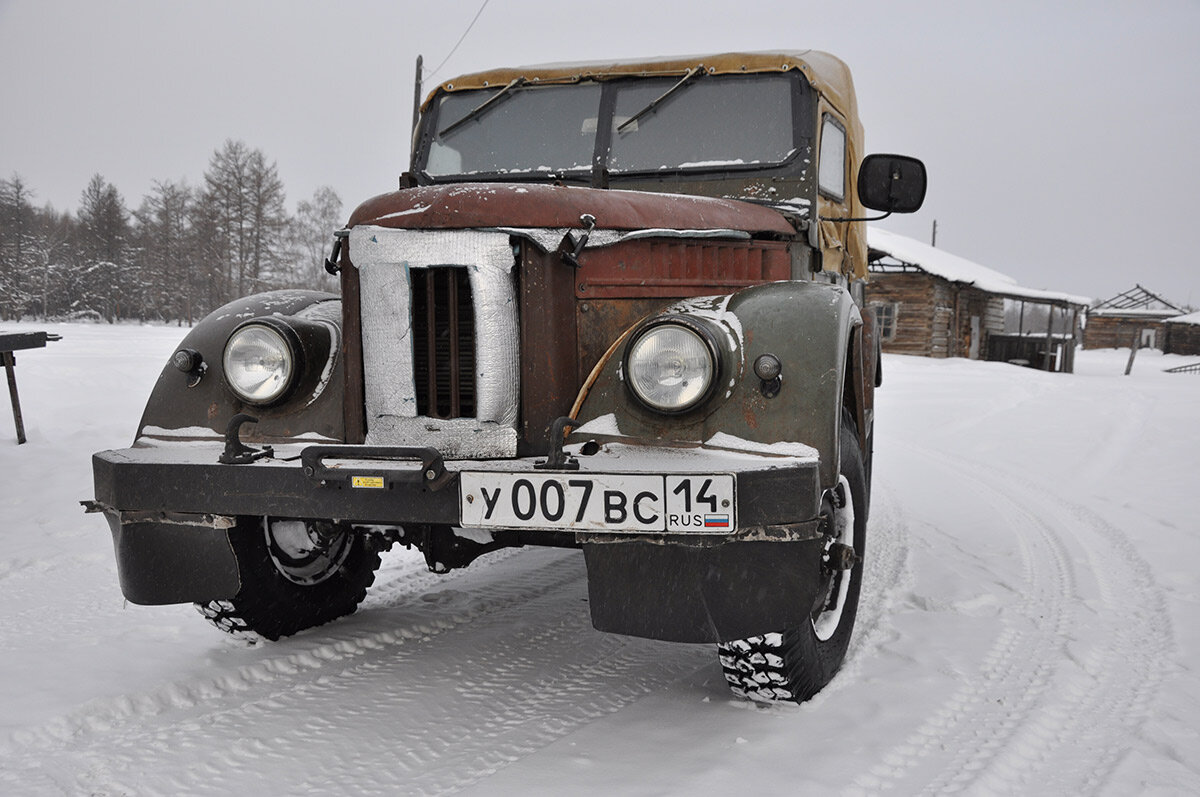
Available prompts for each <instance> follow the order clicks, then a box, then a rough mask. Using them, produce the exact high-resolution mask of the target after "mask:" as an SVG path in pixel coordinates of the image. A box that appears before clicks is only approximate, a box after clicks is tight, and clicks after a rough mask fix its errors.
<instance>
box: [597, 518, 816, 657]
mask: <svg viewBox="0 0 1200 797" xmlns="http://www.w3.org/2000/svg"><path fill="white" fill-rule="evenodd" d="M821 553H822V544H821V541H820V540H804V541H800V542H758V541H755V542H733V543H726V544H723V545H717V546H713V547H706V548H702V547H692V546H684V545H662V544H657V543H650V542H636V541H634V542H622V543H606V544H592V545H584V546H583V555H584V560H585V562H586V563H587V572H588V600H589V602H590V605H591V611H592V625H593V626H595V628H596V630H598V631H608V632H611V633H616V634H626V635H629V636H639V637H648V638H650V639H662V640H665V641H669V642H725V641H729V640H733V639H741V638H744V637H747V636H753V635H755V634H761V633H766V632H767V631H770V630H771V629H774V628H781V627H783V628H786V627H789V626H795V625H799V624H800V623H804V622H809V613H810V611H811V607H812V605H813V603H814V601H815V600H816V587H817V585H818V584H819V582H820V578H819V575H820V566H821ZM806 575H807V577H806Z"/></svg>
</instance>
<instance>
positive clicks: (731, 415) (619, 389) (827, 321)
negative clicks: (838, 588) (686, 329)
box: [575, 282, 862, 487]
mask: <svg viewBox="0 0 1200 797" xmlns="http://www.w3.org/2000/svg"><path fill="white" fill-rule="evenodd" d="M667 316H684V317H686V318H689V319H692V320H695V321H697V322H699V323H701V324H703V325H705V326H706V327H707V328H709V329H711V330H713V331H714V333H715V334H713V336H712V337H713V339H714V340H715V341H716V343H717V348H718V350H719V355H720V357H719V359H720V361H721V362H720V365H719V374H718V377H717V384H716V385H715V389H714V390H713V391H712V393H711V394H710V395H709V397H708V398H707V399H706V400H704V401H703V402H701V404H700V405H698V406H697V407H696V408H694V409H692V410H689V411H687V412H685V413H683V414H679V415H666V414H663V413H659V412H655V411H652V410H649V409H647V408H646V407H645V406H643V405H642V404H641V402H639V401H638V399H637V398H636V397H634V395H633V393H632V391H631V390H629V388H628V387H627V386H626V384H625V380H624V377H623V373H622V372H623V362H624V355H625V350H626V348H627V346H628V343H629V342H630V341H632V339H633V338H634V337H635V336H636V334H637V332H636V329H635V331H634V333H633V334H632V335H629V336H627V338H626V341H625V343H624V344H623V345H621V346H618V347H616V350H615V351H614V352H613V353H612V356H610V357H609V359H608V360H607V361H606V362H604V363H603V364H602V366H601V370H600V373H599V375H598V376H597V378H596V379H595V381H594V383H593V384H591V385H590V388H588V389H587V392H586V395H584V396H582V403H581V404H580V407H579V411H578V413H577V416H576V417H577V419H578V420H580V421H581V422H583V423H585V424H587V423H588V422H591V423H592V425H591V426H590V427H585V428H582V429H580V430H579V431H577V432H576V436H575V439H576V440H579V439H587V438H589V437H595V436H597V435H598V434H600V435H607V434H611V433H616V434H617V435H618V436H620V437H631V438H637V439H639V440H640V441H642V442H646V441H654V440H663V441H709V440H712V438H713V437H714V436H716V435H718V434H721V433H723V434H725V435H731V436H732V437H733V438H741V439H742V440H748V441H751V442H753V443H760V444H771V443H778V442H792V443H804V444H806V445H808V446H811V447H813V448H815V449H816V450H817V451H818V452H819V454H820V457H821V465H820V476H821V484H822V485H823V486H826V487H829V486H832V485H834V484H836V483H837V474H838V434H839V430H840V428H841V417H842V402H843V390H844V386H845V384H846V368H847V357H848V353H849V351H850V344H851V341H852V337H853V335H854V334H855V331H856V329H858V328H860V327H861V325H862V316H861V314H860V312H859V309H858V307H857V305H855V303H854V300H853V299H852V298H851V296H850V294H849V293H848V292H847V291H846V290H845V289H843V288H841V287H839V286H836V285H828V284H824V283H814V282H773V283H768V284H765V285H757V286H754V287H751V288H747V289H745V290H743V291H739V292H738V293H735V294H731V295H729V296H718V297H704V298H701V299H687V300H683V301H680V302H677V303H676V304H674V305H672V306H670V307H668V308H666V309H665V310H663V311H661V312H660V313H656V314H655V315H654V316H652V317H651V318H649V319H646V320H644V321H642V322H640V324H639V327H640V326H642V325H645V324H652V323H655V322H656V321H658V320H661V319H662V318H664V317H667ZM764 354H772V355H774V356H775V357H777V358H778V359H779V361H780V363H781V364H782V372H781V379H782V381H781V384H780V385H779V390H778V392H777V393H775V394H774V395H773V396H768V395H767V393H769V392H770V391H769V390H766V391H764V383H763V381H762V380H761V379H759V378H758V377H757V376H756V375H755V374H754V370H753V365H754V361H755V360H756V359H757V358H758V357H760V356H762V355H764ZM608 416H612V417H608ZM717 443H718V444H719V445H723V446H727V447H736V446H737V445H738V443H737V441H736V440H729V439H724V440H718V441H717Z"/></svg>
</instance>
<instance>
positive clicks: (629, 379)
mask: <svg viewBox="0 0 1200 797" xmlns="http://www.w3.org/2000/svg"><path fill="white" fill-rule="evenodd" d="M664 326H675V327H680V328H682V329H683V330H685V331H686V332H690V333H691V334H693V335H695V336H696V337H697V338H699V339H700V341H701V342H702V343H703V344H704V347H705V349H706V350H707V353H708V358H709V365H710V371H709V374H710V377H709V380H708V384H707V385H706V386H705V388H704V390H702V391H701V392H700V393H699V395H697V396H696V398H694V399H692V400H691V401H689V402H688V403H687V404H684V405H681V406H678V407H668V406H662V405H659V404H656V403H655V402H653V401H651V400H650V399H648V398H647V397H646V396H643V395H642V394H641V393H640V392H638V389H637V388H636V386H635V380H634V379H633V371H632V369H631V365H630V358H631V356H632V355H633V352H634V349H635V348H637V345H638V343H640V342H641V341H642V340H643V339H644V338H645V337H646V335H648V334H650V333H652V332H653V331H654V330H656V329H659V328H661V327H664ZM621 368H622V371H623V372H624V374H625V379H624V382H625V386H626V388H627V389H628V391H629V393H630V394H631V395H632V396H633V397H634V399H635V400H636V401H637V402H638V405H639V406H641V407H643V408H644V409H647V410H650V411H652V412H654V413H657V414H660V415H673V416H674V415H686V414H688V413H690V412H695V411H696V410H697V409H698V408H701V407H703V406H705V405H706V404H707V403H708V401H709V399H711V398H712V396H713V394H714V393H715V392H716V389H717V385H718V384H719V383H720V382H721V373H722V367H721V351H720V348H719V346H718V344H717V336H716V333H715V332H714V331H713V330H712V329H710V328H709V326H708V325H707V324H705V323H704V322H703V321H700V320H697V319H695V318H692V317H690V316H686V315H667V316H659V317H657V318H653V319H650V320H649V321H646V322H645V323H644V324H642V326H641V327H639V328H638V329H636V330H634V332H633V334H632V335H630V336H629V342H628V343H627V344H626V345H625V353H624V356H623V357H622V363H621Z"/></svg>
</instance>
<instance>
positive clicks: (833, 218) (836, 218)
mask: <svg viewBox="0 0 1200 797" xmlns="http://www.w3.org/2000/svg"><path fill="white" fill-rule="evenodd" d="M890 215H892V211H890V210H889V211H888V212H887V213H884V214H883V215H882V216H860V217H859V218H856V219H851V218H846V217H845V216H820V217H818V218H820V219H821V221H879V220H881V219H886V218H887V217H888V216H890Z"/></svg>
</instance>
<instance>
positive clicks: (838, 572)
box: [717, 421, 867, 703]
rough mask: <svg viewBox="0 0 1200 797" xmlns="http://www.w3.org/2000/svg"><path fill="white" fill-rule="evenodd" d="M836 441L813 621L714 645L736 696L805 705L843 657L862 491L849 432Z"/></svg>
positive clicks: (858, 556) (858, 554) (859, 462)
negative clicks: (836, 465)
mask: <svg viewBox="0 0 1200 797" xmlns="http://www.w3.org/2000/svg"><path fill="white" fill-rule="evenodd" d="M840 437H841V445H840V454H841V470H840V476H839V479H838V485H837V487H836V488H834V489H833V490H832V491H830V494H829V495H828V496H827V500H826V503H825V513H826V514H827V516H828V517H829V520H830V521H831V522H830V529H831V530H830V532H829V534H828V536H827V537H826V542H825V550H824V554H823V559H822V566H821V573H822V583H821V588H820V590H819V591H818V594H819V596H820V597H819V598H818V600H817V603H816V605H815V606H814V607H813V609H812V615H811V621H810V622H807V623H804V624H803V625H802V626H801V627H799V628H791V629H788V630H785V631H779V632H777V633H771V634H763V635H762V636H755V637H749V638H747V639H739V640H736V641H733V642H723V643H721V644H719V645H718V646H717V655H718V657H719V658H720V660H721V668H722V670H723V671H724V673H725V679H726V680H727V681H728V682H729V686H730V689H732V690H733V692H734V694H737V695H739V696H741V697H745V698H749V699H751V700H759V701H768V702H769V701H778V700H790V701H794V702H797V703H800V702H803V701H805V700H808V699H809V698H810V697H812V696H813V695H815V694H816V693H817V692H819V691H821V689H822V688H823V687H824V686H825V685H826V684H827V683H829V681H830V679H831V678H833V676H834V673H836V672H837V671H838V668H839V667H841V665H842V660H843V659H844V658H845V657H846V648H847V646H849V644H850V633H851V631H852V630H853V629H854V618H855V615H856V614H857V612H858V595H859V591H860V589H861V586H862V571H863V553H864V550H865V546H866V535H867V486H866V478H865V474H864V472H863V456H862V451H861V450H860V448H859V445H858V434H857V433H856V431H855V429H854V426H853V425H852V424H851V423H849V422H847V421H844V422H843V423H842V429H841V435H840Z"/></svg>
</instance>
